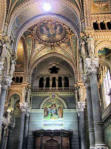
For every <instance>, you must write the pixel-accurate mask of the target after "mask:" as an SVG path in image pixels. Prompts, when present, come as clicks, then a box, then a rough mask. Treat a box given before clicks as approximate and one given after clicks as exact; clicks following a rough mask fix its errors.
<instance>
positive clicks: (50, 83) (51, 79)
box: [50, 77, 52, 89]
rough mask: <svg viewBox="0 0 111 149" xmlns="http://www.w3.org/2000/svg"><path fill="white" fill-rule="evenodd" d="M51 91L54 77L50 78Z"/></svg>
mask: <svg viewBox="0 0 111 149" xmlns="http://www.w3.org/2000/svg"><path fill="white" fill-rule="evenodd" d="M50 89H52V77H50Z"/></svg>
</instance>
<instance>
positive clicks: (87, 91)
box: [83, 75, 95, 149]
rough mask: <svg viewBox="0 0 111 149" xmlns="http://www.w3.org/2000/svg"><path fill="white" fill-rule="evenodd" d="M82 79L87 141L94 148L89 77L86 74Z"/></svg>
mask: <svg viewBox="0 0 111 149" xmlns="http://www.w3.org/2000/svg"><path fill="white" fill-rule="evenodd" d="M83 81H84V84H85V86H86V101H87V113H88V128H89V143H90V149H94V148H95V136H94V124H93V110H92V100H91V88H90V81H89V77H88V76H87V75H84V79H83Z"/></svg>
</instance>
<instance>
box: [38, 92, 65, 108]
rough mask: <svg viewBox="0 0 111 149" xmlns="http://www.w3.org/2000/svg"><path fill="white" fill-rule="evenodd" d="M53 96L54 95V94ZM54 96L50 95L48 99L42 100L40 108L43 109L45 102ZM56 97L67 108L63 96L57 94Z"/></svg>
mask: <svg viewBox="0 0 111 149" xmlns="http://www.w3.org/2000/svg"><path fill="white" fill-rule="evenodd" d="M52 96H53V95H52ZM51 98H52V97H51V96H50V97H47V98H46V99H44V101H43V102H42V104H41V105H40V109H43V108H44V107H43V106H44V104H45V103H46V102H47V101H48V100H49V99H51ZM55 98H56V99H57V100H59V101H60V102H61V103H62V104H63V107H64V108H65V109H67V105H66V103H65V102H64V100H63V99H62V98H60V97H59V96H57V95H55Z"/></svg>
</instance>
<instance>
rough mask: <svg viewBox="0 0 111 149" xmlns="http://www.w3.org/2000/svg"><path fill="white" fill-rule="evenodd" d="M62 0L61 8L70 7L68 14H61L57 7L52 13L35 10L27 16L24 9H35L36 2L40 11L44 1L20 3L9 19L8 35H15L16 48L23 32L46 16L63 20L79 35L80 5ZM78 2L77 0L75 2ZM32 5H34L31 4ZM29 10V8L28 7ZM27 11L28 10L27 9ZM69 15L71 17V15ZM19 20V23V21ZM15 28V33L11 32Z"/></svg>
mask: <svg viewBox="0 0 111 149" xmlns="http://www.w3.org/2000/svg"><path fill="white" fill-rule="evenodd" d="M60 2H61V8H60V9H63V8H65V9H68V11H67V12H69V14H68V13H65V14H66V15H63V14H61V13H62V11H61V12H60V11H59V10H58V12H57V10H56V9H55V12H53V9H52V12H50V13H48V14H47V13H44V12H42V11H41V12H37V11H36V13H35V12H34V14H32V16H29V14H31V13H29V14H28V15H27V16H23V15H22V14H23V11H25V10H26V9H28V8H29V7H31V8H33V7H34V9H35V6H36V3H37V5H38V8H36V10H38V11H39V7H40V6H39V5H41V3H42V1H41V0H39V1H37V2H36V1H34V0H30V1H27V2H24V3H22V4H20V5H19V6H18V7H17V8H16V9H15V10H14V12H13V13H12V15H11V18H10V20H9V26H8V36H11V35H12V36H13V37H14V39H15V41H14V49H16V48H17V43H18V41H19V39H20V37H21V36H22V34H23V33H24V32H25V31H26V30H27V29H28V28H29V27H31V25H34V24H35V23H37V21H39V20H40V19H42V18H45V17H49V18H51V17H52V18H56V19H57V20H58V21H60V22H61V21H62V22H63V23H64V24H66V25H68V26H69V27H70V28H71V29H72V30H73V31H74V32H75V34H77V35H79V33H80V8H79V7H77V5H79V4H78V3H77V5H76V4H74V3H73V4H72V3H71V2H68V1H66V0H60V1H59V3H60ZM75 3H76V2H75ZM31 5H32V6H31ZM36 7H37V6H36ZM28 11H29V9H28ZM25 12H26V11H25ZM71 14H72V15H71ZM69 15H70V16H71V17H69ZM16 19H17V20H16ZM16 21H17V22H19V23H18V24H17V22H16ZM12 28H13V33H12V32H11V31H12Z"/></svg>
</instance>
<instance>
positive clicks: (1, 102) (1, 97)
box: [0, 77, 11, 140]
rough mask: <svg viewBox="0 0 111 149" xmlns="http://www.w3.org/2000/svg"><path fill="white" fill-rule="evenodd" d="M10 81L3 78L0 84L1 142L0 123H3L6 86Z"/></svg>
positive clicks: (7, 78)
mask: <svg viewBox="0 0 111 149" xmlns="http://www.w3.org/2000/svg"><path fill="white" fill-rule="evenodd" d="M10 83H11V80H10V78H9V77H5V78H4V80H3V81H2V83H1V95H0V140H1V129H2V121H3V114H4V106H5V100H6V93H7V89H8V86H9V85H10Z"/></svg>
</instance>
